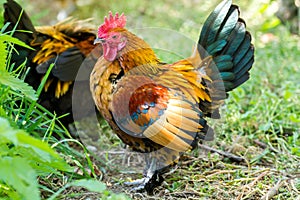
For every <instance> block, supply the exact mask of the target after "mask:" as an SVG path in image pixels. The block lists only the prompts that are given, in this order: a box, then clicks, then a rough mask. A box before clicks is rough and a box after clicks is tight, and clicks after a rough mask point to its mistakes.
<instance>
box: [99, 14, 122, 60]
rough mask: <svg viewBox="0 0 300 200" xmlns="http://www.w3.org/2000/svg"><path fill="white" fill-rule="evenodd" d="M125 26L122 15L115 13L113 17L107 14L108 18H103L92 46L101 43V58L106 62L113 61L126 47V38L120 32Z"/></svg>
mask: <svg viewBox="0 0 300 200" xmlns="http://www.w3.org/2000/svg"><path fill="white" fill-rule="evenodd" d="M125 25H126V17H125V15H124V14H122V15H120V16H119V14H118V13H116V15H115V16H113V15H112V13H111V12H109V17H105V18H104V23H103V24H102V25H100V26H99V28H98V37H97V39H96V40H95V42H94V44H96V43H101V44H102V46H103V56H104V58H105V59H106V60H108V61H111V62H112V61H114V60H115V59H116V57H117V54H118V52H119V51H120V50H122V49H123V48H124V47H125V45H126V42H127V40H126V37H124V36H123V35H122V33H121V32H122V30H124V27H125Z"/></svg>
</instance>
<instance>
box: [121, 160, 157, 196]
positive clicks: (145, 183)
mask: <svg viewBox="0 0 300 200" xmlns="http://www.w3.org/2000/svg"><path fill="white" fill-rule="evenodd" d="M156 165H157V161H156V158H151V161H150V165H149V168H148V169H147V171H146V173H145V174H144V176H145V177H144V178H142V179H137V180H135V181H131V182H125V183H124V184H125V185H127V186H136V187H134V188H132V189H131V191H136V192H137V191H144V190H146V191H147V193H149V194H151V193H152V192H153V189H154V188H155V187H156V186H159V185H160V184H161V183H162V182H163V177H162V176H161V175H160V174H159V173H158V171H157V166H156Z"/></svg>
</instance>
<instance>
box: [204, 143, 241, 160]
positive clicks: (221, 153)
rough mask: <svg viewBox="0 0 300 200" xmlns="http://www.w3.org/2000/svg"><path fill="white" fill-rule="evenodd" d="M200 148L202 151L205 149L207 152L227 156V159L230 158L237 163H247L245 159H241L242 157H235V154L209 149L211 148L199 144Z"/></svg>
mask: <svg viewBox="0 0 300 200" xmlns="http://www.w3.org/2000/svg"><path fill="white" fill-rule="evenodd" d="M199 147H200V148H202V149H205V150H207V151H211V152H216V153H218V154H220V155H222V156H225V157H227V158H230V159H231V160H233V161H236V162H242V161H245V159H244V158H242V157H240V156H237V155H234V154H232V153H229V152H225V151H221V150H218V149H215V148H212V147H209V146H207V145H204V144H199Z"/></svg>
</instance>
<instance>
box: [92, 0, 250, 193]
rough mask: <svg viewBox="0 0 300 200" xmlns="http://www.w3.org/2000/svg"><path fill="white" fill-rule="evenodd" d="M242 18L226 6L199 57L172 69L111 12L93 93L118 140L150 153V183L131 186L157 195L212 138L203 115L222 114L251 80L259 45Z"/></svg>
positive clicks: (212, 19) (208, 26)
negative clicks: (172, 170)
mask: <svg viewBox="0 0 300 200" xmlns="http://www.w3.org/2000/svg"><path fill="white" fill-rule="evenodd" d="M239 14H240V13H239V9H238V6H236V5H232V3H231V0H225V1H223V2H222V3H220V4H219V5H218V6H217V7H216V9H215V10H214V11H213V12H212V13H211V14H210V15H209V17H208V18H207V20H206V21H205V23H204V26H203V28H202V31H201V33H200V38H199V41H198V48H197V49H196V50H195V53H194V54H193V55H192V56H191V57H189V58H186V59H183V60H179V61H177V62H174V63H172V64H166V63H163V62H162V61H160V60H159V59H158V58H157V56H156V55H155V53H154V51H153V50H152V49H151V47H150V46H149V45H148V44H147V43H146V42H145V41H144V40H142V39H141V38H139V37H137V36H136V35H134V34H133V33H131V32H129V31H128V30H126V29H125V24H126V18H125V16H124V15H121V16H119V15H118V14H116V15H115V16H113V15H112V14H111V13H110V15H109V17H108V18H105V22H104V23H103V24H102V25H101V26H100V27H99V29H98V38H97V39H96V42H100V43H101V44H102V46H103V57H101V58H99V60H98V62H97V63H96V65H95V67H94V69H93V71H92V73H91V91H92V94H93V98H94V101H95V104H96V105H97V108H98V110H99V111H100V112H101V114H102V115H103V117H104V118H105V119H106V120H107V121H108V123H109V124H110V126H111V127H112V129H113V130H114V131H115V133H116V134H117V135H118V137H120V138H121V140H122V141H123V142H124V143H125V144H128V145H129V146H130V147H131V148H132V149H133V150H135V151H139V152H142V153H145V155H147V159H146V163H147V164H146V166H145V173H144V178H143V179H142V180H139V181H136V182H133V183H132V184H138V185H139V186H138V187H137V189H146V190H147V191H148V192H151V191H152V190H153V188H154V187H155V186H157V185H158V184H159V183H161V181H162V177H161V175H162V174H163V173H164V171H165V170H166V169H168V168H169V166H171V165H174V164H175V163H176V162H177V160H178V159H179V157H180V156H181V155H182V153H184V152H186V151H188V150H191V149H193V148H194V147H195V146H196V145H197V142H198V140H199V139H201V140H204V139H211V133H212V132H213V130H212V129H211V128H210V127H209V125H208V124H207V122H206V120H205V118H207V117H213V118H218V117H220V116H219V112H218V109H219V107H220V106H221V105H222V104H223V102H224V100H225V99H226V98H227V96H228V95H227V92H229V91H231V90H233V89H235V88H236V87H238V86H240V85H241V84H243V83H244V82H245V81H247V80H248V79H249V70H250V68H251V67H252V64H253V62H254V48H253V45H252V44H251V35H250V33H249V32H247V31H246V25H245V22H244V20H242V19H241V18H240V17H239ZM183 45H184V44H183ZM209 132H210V134H208V133H209Z"/></svg>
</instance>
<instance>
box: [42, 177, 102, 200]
mask: <svg viewBox="0 0 300 200" xmlns="http://www.w3.org/2000/svg"><path fill="white" fill-rule="evenodd" d="M71 186H77V187H85V188H87V189H88V190H90V191H92V192H99V193H102V192H104V191H105V189H106V185H105V184H104V183H102V182H100V181H97V180H92V179H81V180H75V181H73V182H71V183H68V184H66V185H65V186H64V187H62V188H60V189H59V190H58V191H56V192H55V193H54V194H53V195H52V196H51V197H50V198H48V200H54V199H56V197H57V196H58V195H59V194H60V193H62V192H63V191H64V190H65V189H66V188H68V187H71Z"/></svg>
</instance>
